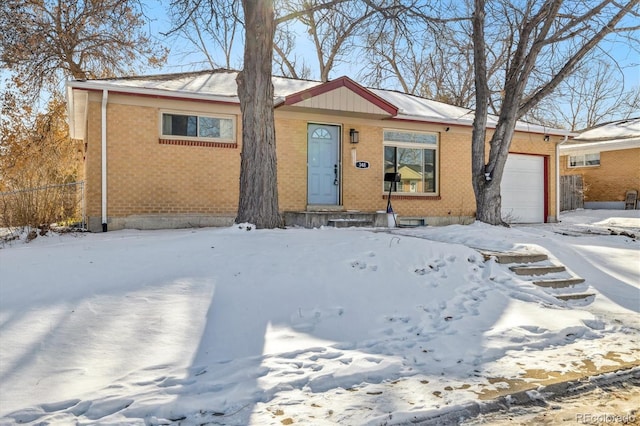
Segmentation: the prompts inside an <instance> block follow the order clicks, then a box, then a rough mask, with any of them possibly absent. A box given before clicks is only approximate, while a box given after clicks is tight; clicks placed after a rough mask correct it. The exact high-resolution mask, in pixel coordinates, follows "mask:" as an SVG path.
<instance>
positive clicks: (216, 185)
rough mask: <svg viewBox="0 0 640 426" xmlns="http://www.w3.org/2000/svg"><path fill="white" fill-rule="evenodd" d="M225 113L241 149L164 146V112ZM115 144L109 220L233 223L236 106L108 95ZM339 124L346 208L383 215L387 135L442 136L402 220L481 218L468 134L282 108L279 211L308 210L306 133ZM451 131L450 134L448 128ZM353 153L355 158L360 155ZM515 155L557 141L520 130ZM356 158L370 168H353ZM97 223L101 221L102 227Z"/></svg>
mask: <svg viewBox="0 0 640 426" xmlns="http://www.w3.org/2000/svg"><path fill="white" fill-rule="evenodd" d="M100 99H101V96H100V93H91V94H90V97H89V106H88V128H87V141H86V142H87V144H86V147H87V148H86V152H85V175H86V179H87V186H86V206H87V214H88V216H89V217H90V218H93V221H94V223H95V221H96V220H99V219H100V214H101V198H100V197H101V196H100V194H101V184H100V173H101V172H100V170H101V158H100V157H101V125H100V120H101V105H100ZM161 110H170V111H184V112H190V113H194V112H204V113H219V114H225V115H230V116H235V117H236V128H237V129H236V138H237V141H238V144H237V145H234V146H231V147H226V146H225V147H220V146H217V147H212V146H185V145H170V144H161V143H159V139H160V134H159V133H160V111H161ZM107 114H108V127H107V137H108V140H109V146H108V152H107V158H108V169H109V174H108V215H109V217H110V218H122V217H129V216H135V215H158V216H172V215H188V214H198V215H212V216H216V215H218V216H226V217H235V214H236V211H237V202H238V188H239V168H240V152H241V144H240V143H239V142H240V140H241V134H242V133H241V120H240V118H239V107H238V106H236V105H220V104H210V103H204V102H189V101H171V100H166V99H155V98H145V97H136V96H125V95H117V94H111V95H110V97H109V103H108V107H107ZM309 123H329V124H335V125H340V126H341V129H342V144H341V153H340V155H341V169H340V173H341V183H342V188H341V189H342V193H341V202H342V206H343V208H344V209H346V210H361V211H376V210H385V208H386V204H387V200H386V194H385V192H384V190H383V145H382V138H383V130H384V129H385V128H392V129H406V130H421V131H430V132H434V133H437V134H439V138H440V144H439V152H438V160H437V161H438V167H437V170H438V175H437V177H436V179H437V181H438V183H437V186H438V188H439V192H438V194H437V196H422V195H417V196H404V197H394V198H393V200H392V203H393V207H394V211H395V212H396V213H398V214H399V215H401V216H418V217H443V218H455V217H469V216H474V215H475V199H474V194H473V189H472V186H471V128H470V127H463V126H445V125H438V124H425V123H413V122H400V121H397V122H395V121H375V120H365V119H363V118H352V117H343V116H337V115H336V116H326V115H318V114H303V113H300V112H293V111H285V110H276V138H277V142H276V148H277V155H278V160H277V164H278V191H279V197H280V200H279V205H280V209H281V210H282V211H296V210H297V211H301V210H305V209H306V207H307V126H308V124H309ZM351 128H354V129H356V130H358V131H359V132H360V143H358V144H355V145H352V144H350V143H349V129H351ZM447 129H448V130H447ZM354 150H355V151H354ZM511 151H512V152H517V153H525V154H527V153H530V154H541V155H545V156H548V157H549V158H551V159H553V155H554V152H555V144H554V143H553V141H552V142H544V141H543V136H542V135H532V134H526V133H517V134H516V136H515V138H514V142H513V145H512V149H511ZM353 155H355V156H356V157H357V160H364V161H368V162H369V163H370V168H368V169H356V168H355V166H354V164H353ZM548 164H549V174H550V177H551V179H550V180H549V182H548V191H549V199H548V204H549V214H550V215H552V216H553V215H554V214H555V181H554V176H555V169H554V168H555V161H548ZM98 223H99V222H98Z"/></svg>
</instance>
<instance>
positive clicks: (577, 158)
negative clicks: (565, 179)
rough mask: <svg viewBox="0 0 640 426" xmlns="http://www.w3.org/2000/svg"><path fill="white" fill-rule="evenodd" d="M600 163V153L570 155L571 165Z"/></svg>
mask: <svg viewBox="0 0 640 426" xmlns="http://www.w3.org/2000/svg"><path fill="white" fill-rule="evenodd" d="M599 165H600V153H599V152H596V153H593V154H579V155H570V156H569V167H592V166H599Z"/></svg>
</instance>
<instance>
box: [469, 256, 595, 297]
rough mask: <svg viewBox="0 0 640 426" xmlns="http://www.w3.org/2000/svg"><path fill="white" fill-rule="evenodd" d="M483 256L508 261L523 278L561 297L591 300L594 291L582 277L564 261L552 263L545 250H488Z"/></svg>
mask: <svg viewBox="0 0 640 426" xmlns="http://www.w3.org/2000/svg"><path fill="white" fill-rule="evenodd" d="M482 254H483V255H484V257H485V259H490V258H495V259H496V261H497V262H498V263H501V264H511V263H513V264H514V265H513V266H510V267H509V269H510V270H511V271H512V272H513V273H514V274H516V275H518V276H519V277H522V279H525V280H526V281H529V282H531V283H532V284H534V285H536V286H538V287H541V288H542V289H544V291H545V292H546V293H549V294H550V295H552V296H554V297H555V298H557V299H559V300H563V301H589V300H591V301H592V298H593V297H595V294H594V293H590V292H587V290H588V287H589V286H588V285H586V284H584V283H585V280H584V278H581V277H577V276H574V275H573V274H571V273H570V272H569V271H567V269H566V268H565V266H564V265H558V264H554V263H551V262H550V261H549V257H548V256H547V255H546V254H544V253H518V252H506V253H501V252H488V251H483V252H482Z"/></svg>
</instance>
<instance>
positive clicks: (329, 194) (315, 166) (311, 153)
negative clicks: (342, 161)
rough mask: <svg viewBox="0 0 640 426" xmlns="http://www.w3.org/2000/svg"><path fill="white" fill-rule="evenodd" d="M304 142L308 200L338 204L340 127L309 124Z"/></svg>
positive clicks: (309, 202)
mask: <svg viewBox="0 0 640 426" xmlns="http://www.w3.org/2000/svg"><path fill="white" fill-rule="evenodd" d="M307 144H308V149H307V153H308V154H307V155H308V157H307V203H308V204H323V205H337V204H338V199H339V193H340V191H339V189H340V170H339V164H338V163H339V161H338V160H339V155H338V154H339V149H340V126H331V125H326V124H309V128H308V133H307Z"/></svg>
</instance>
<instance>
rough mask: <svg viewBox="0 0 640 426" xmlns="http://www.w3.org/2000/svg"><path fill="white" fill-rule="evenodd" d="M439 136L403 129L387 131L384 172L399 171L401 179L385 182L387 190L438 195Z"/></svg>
mask: <svg viewBox="0 0 640 426" xmlns="http://www.w3.org/2000/svg"><path fill="white" fill-rule="evenodd" d="M437 159H438V135H437V134H436V133H425V132H411V131H404V130H385V131H384V173H400V179H401V180H400V182H397V183H396V182H393V183H392V182H385V183H384V191H385V192H388V191H389V185H392V187H391V191H392V192H397V193H411V194H436V193H437V192H438V187H437V184H438V182H437V176H438V170H437Z"/></svg>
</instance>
